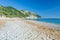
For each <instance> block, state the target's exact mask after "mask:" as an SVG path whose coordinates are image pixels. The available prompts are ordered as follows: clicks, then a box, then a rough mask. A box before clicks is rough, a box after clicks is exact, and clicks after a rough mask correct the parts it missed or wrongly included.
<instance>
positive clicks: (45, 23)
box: [26, 20, 60, 30]
mask: <svg viewBox="0 0 60 40" xmlns="http://www.w3.org/2000/svg"><path fill="white" fill-rule="evenodd" d="M26 21H28V22H33V23H35V24H43V25H44V26H47V27H49V28H53V29H56V30H60V25H57V24H53V23H48V22H41V21H36V20H26Z"/></svg>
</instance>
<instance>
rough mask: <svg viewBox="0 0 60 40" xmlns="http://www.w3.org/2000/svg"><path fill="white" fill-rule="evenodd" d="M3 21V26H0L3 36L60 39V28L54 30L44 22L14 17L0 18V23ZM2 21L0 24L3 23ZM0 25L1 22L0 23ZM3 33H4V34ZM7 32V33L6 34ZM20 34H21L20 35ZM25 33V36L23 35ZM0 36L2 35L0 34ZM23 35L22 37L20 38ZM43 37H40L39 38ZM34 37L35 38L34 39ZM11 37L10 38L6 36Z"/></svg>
mask: <svg viewBox="0 0 60 40" xmlns="http://www.w3.org/2000/svg"><path fill="white" fill-rule="evenodd" d="M2 22H3V23H4V26H3V27H2V28H0V32H1V33H0V34H2V33H3V32H4V33H3V36H4V37H6V36H7V37H9V36H10V37H14V39H15V38H16V37H15V36H17V38H18V39H21V40H23V39H24V38H25V37H26V38H27V39H28V40H29V39H30V40H31V38H32V39H33V40H35V39H36V40H37V39H38V40H43V39H44V40H46V39H47V40H53V39H54V40H55V39H57V40H60V35H59V34H60V30H59V31H58V30H55V29H54V28H49V27H48V26H50V25H48V26H46V23H38V22H37V21H33V20H24V19H19V18H18V19H16V18H9V19H7V20H6V19H4V20H1V21H0V23H2ZM3 23H2V24H3ZM0 25H1V24H0ZM10 33H11V34H10ZM4 34H5V35H4ZM7 34H9V35H7ZM21 35H22V36H21ZM24 35H25V36H24ZM0 37H2V36H1V35H0ZM22 37H23V38H22ZM41 37H42V38H43V39H40V38H41ZM34 38H35V39H34ZM8 39H12V38H8Z"/></svg>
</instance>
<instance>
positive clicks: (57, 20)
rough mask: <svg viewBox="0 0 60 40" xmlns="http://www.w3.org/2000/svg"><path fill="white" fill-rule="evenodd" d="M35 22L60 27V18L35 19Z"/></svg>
mask: <svg viewBox="0 0 60 40" xmlns="http://www.w3.org/2000/svg"><path fill="white" fill-rule="evenodd" d="M34 20H36V21H41V22H47V23H53V24H58V25H60V18H40V19H34Z"/></svg>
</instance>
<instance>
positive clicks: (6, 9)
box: [0, 6, 41, 18]
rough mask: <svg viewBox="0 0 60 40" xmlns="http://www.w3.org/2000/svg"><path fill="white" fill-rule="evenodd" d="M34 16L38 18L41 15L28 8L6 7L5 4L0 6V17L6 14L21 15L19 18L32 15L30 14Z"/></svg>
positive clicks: (11, 15) (8, 15) (9, 15)
mask: <svg viewBox="0 0 60 40" xmlns="http://www.w3.org/2000/svg"><path fill="white" fill-rule="evenodd" d="M31 15H32V16H34V17H37V18H40V17H41V16H39V15H37V14H35V13H32V12H29V11H27V10H17V9H15V8H13V7H10V6H8V7H4V6H0V17H2V16H6V17H19V18H26V17H30V16H31Z"/></svg>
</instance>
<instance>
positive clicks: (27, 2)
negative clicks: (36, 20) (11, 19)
mask: <svg viewBox="0 0 60 40" xmlns="http://www.w3.org/2000/svg"><path fill="white" fill-rule="evenodd" d="M0 5H3V6H12V7H14V8H16V9H18V10H28V11H32V12H36V14H39V15H41V16H42V18H60V0H0Z"/></svg>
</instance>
